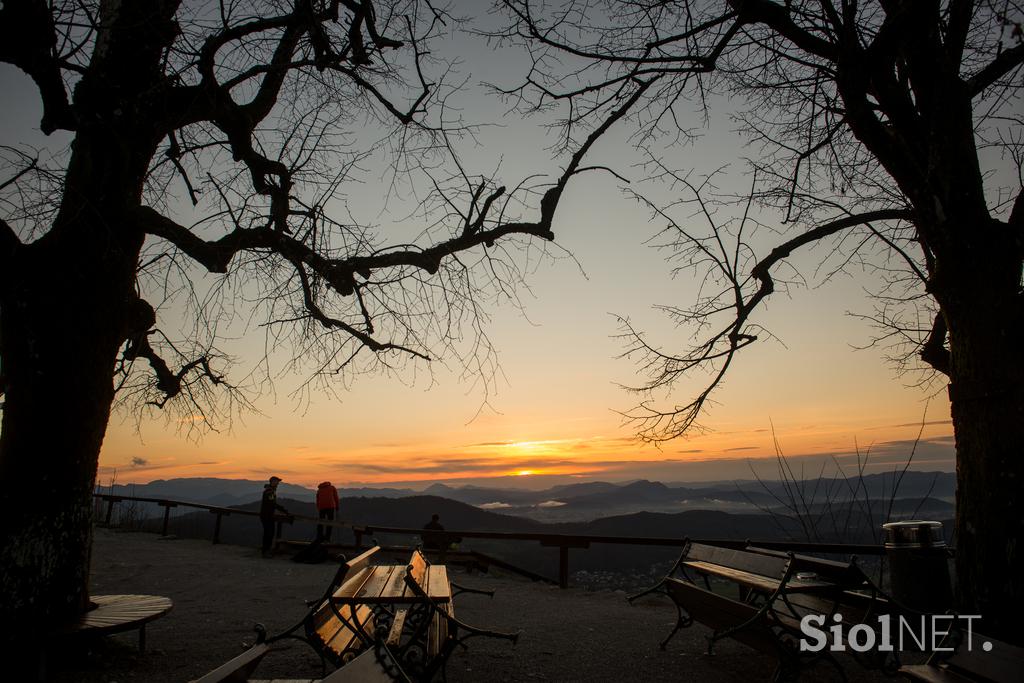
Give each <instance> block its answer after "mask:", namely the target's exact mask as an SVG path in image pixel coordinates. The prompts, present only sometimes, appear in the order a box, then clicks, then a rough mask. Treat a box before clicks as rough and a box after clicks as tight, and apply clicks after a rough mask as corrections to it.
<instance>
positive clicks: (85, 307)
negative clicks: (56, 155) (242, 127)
mask: <svg viewBox="0 0 1024 683" xmlns="http://www.w3.org/2000/svg"><path fill="white" fill-rule="evenodd" d="M176 6H177V2H175V1H174V0H169V1H167V2H160V3H157V2H133V3H115V2H110V3H103V4H102V6H101V15H102V16H101V19H102V26H101V30H100V31H99V33H98V35H97V38H96V43H95V46H94V49H93V54H92V58H91V61H90V63H89V68H88V71H87V72H86V73H85V74H84V75H83V77H82V79H81V81H80V82H79V83H78V84H77V86H76V87H75V91H74V101H73V103H72V106H73V109H74V113H75V116H76V119H77V127H76V131H75V140H74V143H73V144H72V153H71V158H70V161H69V164H68V168H67V172H66V174H65V177H64V185H63V194H62V196H61V198H60V209H59V211H58V213H57V215H56V216H55V218H54V220H53V223H52V226H51V228H50V230H49V232H47V233H46V235H45V236H43V237H42V238H40V239H38V240H36V241H35V242H32V243H30V244H25V245H20V246H17V247H15V250H14V252H15V253H14V254H13V255H11V256H8V258H9V260H10V263H9V264H8V267H5V268H4V269H3V271H2V272H0V363H2V365H0V369H2V374H3V376H4V381H5V393H4V409H3V425H2V434H0V487H2V493H0V503H2V510H3V515H2V519H3V522H2V524H3V525H4V528H3V534H2V537H3V539H4V541H3V546H2V548H0V613H2V614H3V615H4V620H5V622H6V623H8V624H16V625H17V628H18V629H19V630H20V631H23V632H24V631H26V630H27V631H31V630H34V629H35V628H40V629H44V628H52V625H53V623H54V621H55V620H58V619H63V618H66V617H68V616H70V615H72V614H74V613H76V612H79V611H81V610H83V609H85V608H87V606H88V579H89V552H90V545H91V536H92V533H91V522H92V508H93V500H92V493H93V487H94V484H95V478H96V468H97V463H98V459H99V452H100V446H101V445H102V443H103V435H104V432H105V431H106V427H107V420H108V419H109V415H110V408H111V403H112V401H113V397H114V390H113V370H114V364H115V362H116V360H117V358H118V353H119V349H120V347H121V346H122V344H123V343H124V342H125V340H126V338H127V337H128V336H129V335H133V334H140V333H144V332H145V330H146V329H147V328H148V327H149V325H150V324H151V323H152V309H149V308H148V306H147V307H144V308H141V309H140V306H139V301H138V297H137V293H136V291H135V286H136V283H135V275H136V272H135V271H136V268H137V266H138V257H139V252H140V250H141V248H142V242H143V238H144V235H143V233H142V231H141V230H139V229H138V228H137V227H136V226H135V225H133V224H132V222H131V221H129V220H126V218H125V217H126V216H130V215H132V211H133V210H137V208H138V206H139V204H140V202H141V197H142V191H143V183H144V179H145V175H146V172H147V169H148V168H149V164H150V161H151V159H152V156H153V154H154V153H155V150H156V146H157V144H158V142H159V140H160V138H161V137H162V135H163V134H162V133H160V132H159V131H158V130H157V129H156V127H155V126H156V124H155V123H154V120H155V119H156V118H157V115H158V114H159V112H160V103H159V101H158V100H159V97H158V95H159V92H160V86H161V85H162V84H163V83H164V80H163V76H162V55H163V50H164V48H165V47H166V45H168V44H169V43H170V42H171V40H173V37H174V36H175V35H176V32H177V26H176V25H175V24H174V22H173V21H172V20H171V18H172V17H173V15H174V11H175V8H176ZM154 98H156V99H154Z"/></svg>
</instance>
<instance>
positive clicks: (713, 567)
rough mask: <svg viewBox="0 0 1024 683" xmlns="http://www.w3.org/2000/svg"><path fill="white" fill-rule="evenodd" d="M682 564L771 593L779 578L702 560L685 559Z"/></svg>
mask: <svg viewBox="0 0 1024 683" xmlns="http://www.w3.org/2000/svg"><path fill="white" fill-rule="evenodd" d="M683 564H684V565H685V566H686V567H689V568H690V569H694V570H696V571H698V572H700V573H702V574H709V575H711V576H718V577H721V578H723V579H729V580H730V581H735V582H736V583H739V584H742V585H744V586H749V587H750V588H754V589H755V590H759V591H763V592H765V593H772V592H774V591H775V589H777V588H778V587H779V580H778V579H777V578H772V577H768V576H763V575H761V574H753V573H751V572H747V571H743V570H741V569H733V568H732V567H724V566H721V565H717V564H713V563H711V562H703V561H691V560H687V561H686V562H684V563H683Z"/></svg>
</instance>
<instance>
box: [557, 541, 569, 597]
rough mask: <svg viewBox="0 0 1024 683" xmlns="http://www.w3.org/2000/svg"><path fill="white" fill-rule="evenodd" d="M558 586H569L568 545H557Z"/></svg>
mask: <svg viewBox="0 0 1024 683" xmlns="http://www.w3.org/2000/svg"><path fill="white" fill-rule="evenodd" d="M558 587H559V588H568V587H569V546H568V545H566V544H565V543H563V544H562V545H560V546H558Z"/></svg>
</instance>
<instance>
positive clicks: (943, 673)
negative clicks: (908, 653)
mask: <svg viewBox="0 0 1024 683" xmlns="http://www.w3.org/2000/svg"><path fill="white" fill-rule="evenodd" d="M900 673H901V674H903V675H905V676H906V677H907V678H911V679H913V680H915V681H923V682H924V683H970V681H972V680H973V679H970V678H965V677H964V676H961V675H960V674H957V673H953V672H952V671H948V670H947V669H940V668H939V667H937V666H929V665H928V664H911V665H906V664H905V665H903V666H901V667H900Z"/></svg>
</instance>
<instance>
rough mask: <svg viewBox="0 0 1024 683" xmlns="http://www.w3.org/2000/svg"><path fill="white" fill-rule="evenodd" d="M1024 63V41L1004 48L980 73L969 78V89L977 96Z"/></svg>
mask: <svg viewBox="0 0 1024 683" xmlns="http://www.w3.org/2000/svg"><path fill="white" fill-rule="evenodd" d="M1021 64H1024V43H1021V44H1020V45H1015V46H1014V47H1011V48H1010V49H1009V50H1003V51H1002V52H1001V53H999V56H998V57H996V58H995V59H993V60H992V61H991V62H989V63H988V64H987V65H985V67H984V68H983V69H982V70H981V71H979V72H978V73H976V74H974V75H973V76H971V77H970V78H969V79H967V90H968V91H969V92H970V94H971V97H977V96H978V95H979V94H981V93H982V92H983V91H984V90H985V88H987V87H989V86H990V85H992V84H993V83H995V82H996V81H998V80H999V79H1000V78H1002V77H1003V76H1005V75H1007V74H1008V73H1010V72H1011V71H1013V70H1014V69H1016V68H1017V67H1019V66H1020V65H1021Z"/></svg>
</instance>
